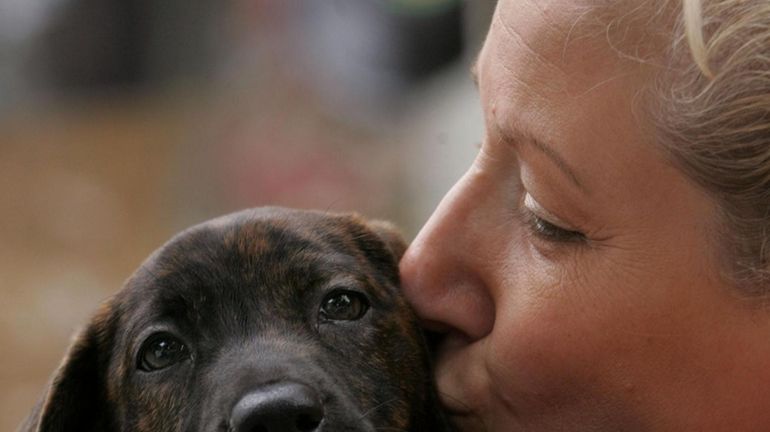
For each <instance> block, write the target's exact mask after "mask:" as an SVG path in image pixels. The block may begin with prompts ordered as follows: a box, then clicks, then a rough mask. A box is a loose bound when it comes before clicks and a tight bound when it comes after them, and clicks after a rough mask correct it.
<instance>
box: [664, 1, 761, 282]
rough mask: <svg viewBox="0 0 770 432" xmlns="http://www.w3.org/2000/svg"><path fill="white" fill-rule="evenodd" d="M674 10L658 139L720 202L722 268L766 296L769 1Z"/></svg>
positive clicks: (689, 3) (684, 5) (687, 6)
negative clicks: (675, 16)
mask: <svg viewBox="0 0 770 432" xmlns="http://www.w3.org/2000/svg"><path fill="white" fill-rule="evenodd" d="M679 15H680V17H681V18H680V19H678V20H676V22H675V23H674V26H673V35H674V37H673V38H672V43H671V45H670V46H669V49H668V50H667V51H668V52H667V59H668V61H667V62H666V63H665V64H666V67H665V68H663V69H662V71H661V73H660V74H659V77H658V79H657V82H656V85H655V87H654V88H653V93H652V95H653V97H652V99H651V100H654V101H657V102H655V103H653V104H652V105H650V112H651V114H652V115H653V118H654V119H655V123H656V128H657V131H658V140H659V142H660V143H661V144H662V145H663V146H664V148H665V149H666V150H667V151H668V152H669V154H670V155H672V156H673V159H674V160H675V162H676V163H677V164H678V165H679V166H680V167H681V168H682V169H683V171H684V172H685V173H686V174H687V175H689V177H690V178H692V179H693V180H694V181H695V182H696V183H698V184H700V185H701V186H703V187H704V188H705V189H706V190H707V191H709V192H710V193H711V194H712V196H714V197H715V198H716V200H717V202H718V203H719V204H720V209H721V213H722V219H723V221H722V222H723V224H722V225H723V226H724V227H725V229H724V230H723V232H722V233H721V234H722V236H721V237H722V239H721V240H722V241H721V244H722V245H724V246H725V250H726V252H727V253H726V254H725V257H726V262H728V263H729V264H730V268H729V270H730V271H729V273H728V274H729V275H730V276H731V277H733V278H734V279H735V280H736V281H737V282H739V283H741V284H742V285H744V286H745V287H746V288H749V289H750V290H751V291H754V292H756V293H761V294H767V293H768V291H770V290H768V289H767V288H768V286H769V285H770V284H768V282H770V277H768V276H770V260H769V258H770V251H769V250H768V248H767V246H768V243H769V242H770V2H768V1H767V0H682V4H681V8H680V13H679ZM688 58H689V59H690V61H687V60H688Z"/></svg>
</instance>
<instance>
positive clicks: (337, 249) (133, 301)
mask: <svg viewBox="0 0 770 432" xmlns="http://www.w3.org/2000/svg"><path fill="white" fill-rule="evenodd" d="M381 273H382V272H379V273H378V272H375V271H374V270H373V269H372V268H371V266H370V265H369V264H368V263H367V259H366V256H365V254H364V251H362V250H361V249H360V248H358V247H356V244H355V242H354V237H353V236H352V235H351V233H350V232H349V230H348V229H347V227H346V226H345V224H343V223H336V224H335V223H326V224H303V223H297V222H296V221H294V222H290V223H284V222H281V221H274V220H268V221H260V220H246V221H235V222H233V221H228V222H226V223H223V221H217V223H215V224H208V225H204V226H201V227H198V228H195V229H193V230H191V231H188V232H185V233H183V234H182V235H180V236H179V237H177V238H176V239H174V240H172V241H171V242H170V243H169V244H167V245H166V246H164V247H163V248H162V249H161V250H160V251H159V252H158V253H156V254H155V255H154V256H153V257H152V258H151V259H150V260H149V261H148V262H147V263H146V264H145V265H144V266H143V267H142V268H141V269H140V270H139V271H138V272H137V276H136V277H135V278H134V280H133V282H132V283H131V284H130V285H129V289H128V296H129V298H130V301H129V303H130V305H131V306H130V307H129V309H131V311H132V313H131V315H132V316H133V320H134V321H135V325H134V326H136V327H142V326H144V325H146V324H147V323H149V322H154V321H159V320H161V321H162V320H172V321H175V322H177V321H181V322H187V323H190V324H192V325H195V324H196V323H200V322H202V321H207V320H209V319H216V320H218V321H222V320H227V319H228V318H227V317H230V316H232V317H233V318H235V317H236V316H240V319H243V318H244V317H246V316H250V315H254V314H268V315H269V316H279V315H280V314H281V313H282V311H285V312H286V314H287V316H288V315H291V314H300V313H302V312H303V307H302V306H301V304H302V299H303V298H306V297H308V296H313V295H314V294H313V291H314V290H317V289H318V288H319V287H322V286H325V285H343V286H345V285H348V286H355V285H359V286H366V287H367V288H371V289H373V290H377V291H384V290H386V289H387V288H388V287H387V284H386V283H384V276H382V274H381ZM265 308H269V309H271V310H270V311H266V310H264V309H265ZM272 309H275V310H272Z"/></svg>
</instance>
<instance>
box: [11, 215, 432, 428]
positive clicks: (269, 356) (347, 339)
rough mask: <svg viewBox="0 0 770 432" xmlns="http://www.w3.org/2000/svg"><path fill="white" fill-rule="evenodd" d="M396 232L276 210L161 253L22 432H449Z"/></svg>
mask: <svg viewBox="0 0 770 432" xmlns="http://www.w3.org/2000/svg"><path fill="white" fill-rule="evenodd" d="M404 248H405V244H404V242H403V241H402V240H401V238H400V236H399V235H398V234H396V233H395V232H394V231H393V230H392V229H391V228H389V227H388V226H387V225H386V224H378V223H374V224H371V223H366V222H364V221H363V220H362V219H360V218H358V217H356V216H350V215H328V214H323V213H315V212H300V211H292V210H285V209H277V208H267V209H257V210H248V211H244V212H240V213H236V214H233V215H229V216H225V217H222V218H219V219H215V220H213V221H210V222H207V223H204V224H202V225H199V226H196V227H193V228H191V229H189V230H187V231H184V232H182V233H181V234H179V235H177V236H176V237H174V238H173V239H172V240H171V241H169V242H168V243H167V244H166V245H164V246H163V247H162V248H160V249H159V250H158V251H156V252H155V253H154V254H153V255H152V256H151V257H150V258H149V259H148V260H147V261H146V262H145V263H144V264H143V265H142V266H141V267H140V268H139V269H138V270H137V271H136V273H134V275H133V276H132V277H131V278H130V279H129V280H128V281H127V282H126V285H125V287H124V288H123V290H121V291H120V292H119V293H118V294H117V295H116V296H115V297H113V298H112V299H111V300H110V301H108V302H107V303H106V304H105V306H104V307H103V308H102V309H101V310H100V311H99V312H98V313H97V314H96V315H95V317H94V318H93V319H92V321H91V323H90V324H89V325H88V326H87V327H86V328H85V329H84V330H83V331H82V333H81V334H80V335H79V336H78V338H77V340H76V341H75V343H74V344H73V346H72V347H71V349H70V352H69V353H68V356H67V358H66V359H65V360H64V362H63V364H62V366H61V367H60V369H59V371H58V372H57V374H56V375H55V377H54V379H53V381H52V384H51V386H50V388H49V390H48V392H47V395H46V396H45V397H44V399H43V400H42V402H41V404H40V405H39V407H38V408H37V412H35V413H33V415H32V416H31V417H30V419H29V420H28V424H27V425H26V426H25V427H24V428H23V430H40V431H65V430H66V431H70V430H79V431H113V430H115V431H117V430H122V431H128V430H131V431H185V432H187V431H190V432H193V431H207V432H209V431H210V432H256V431H260V432H275V431H281V432H286V431H288V432H316V431H373V430H375V429H377V430H380V429H381V428H388V430H411V431H418V430H420V431H441V430H443V429H444V428H445V426H444V423H443V420H442V416H441V415H440V413H439V411H438V408H437V406H438V405H437V403H436V397H435V394H434V392H433V386H432V384H431V377H430V372H429V367H428V361H427V355H426V352H425V348H424V343H423V338H422V335H421V333H420V330H419V327H418V325H417V324H416V320H415V318H414V316H413V315H412V313H411V312H410V309H409V308H408V306H407V305H406V304H405V302H404V300H403V298H402V297H401V296H400V294H399V291H398V265H397V263H398V259H399V257H400V255H401V254H402V253H403V250H404Z"/></svg>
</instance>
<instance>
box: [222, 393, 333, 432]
mask: <svg viewBox="0 0 770 432" xmlns="http://www.w3.org/2000/svg"><path fill="white" fill-rule="evenodd" d="M323 417H324V408H323V404H322V403H321V400H320V399H319V397H318V394H317V393H316V391H315V390H313V389H312V388H311V387H309V386H307V385H304V384H300V383H296V382H279V383H275V384H270V385H268V386H264V387H260V388H258V389H256V390H253V391H251V392H249V393H247V394H246V395H245V396H243V398H241V400H240V401H238V403H237V404H235V407H233V411H232V413H231V415H230V425H231V429H230V430H231V431H232V432H315V431H317V430H318V429H319V426H320V424H321V421H322V420H323Z"/></svg>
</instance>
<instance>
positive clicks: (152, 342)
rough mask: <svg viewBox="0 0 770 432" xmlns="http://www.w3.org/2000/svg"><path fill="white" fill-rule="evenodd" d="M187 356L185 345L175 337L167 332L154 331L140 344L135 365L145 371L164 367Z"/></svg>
mask: <svg viewBox="0 0 770 432" xmlns="http://www.w3.org/2000/svg"><path fill="white" fill-rule="evenodd" d="M187 357H189V354H188V352H187V347H186V346H185V344H184V343H183V342H182V341H180V340H179V339H178V338H177V337H175V336H173V335H171V334H168V333H156V334H154V335H152V336H150V337H149V338H147V340H146V341H144V343H143V344H142V347H141V348H140V349H139V356H138V358H137V367H138V368H139V369H141V370H143V371H145V372H152V371H156V370H159V369H165V368H167V367H169V366H171V365H173V364H176V363H179V362H181V361H182V360H184V359H186V358H187Z"/></svg>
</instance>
